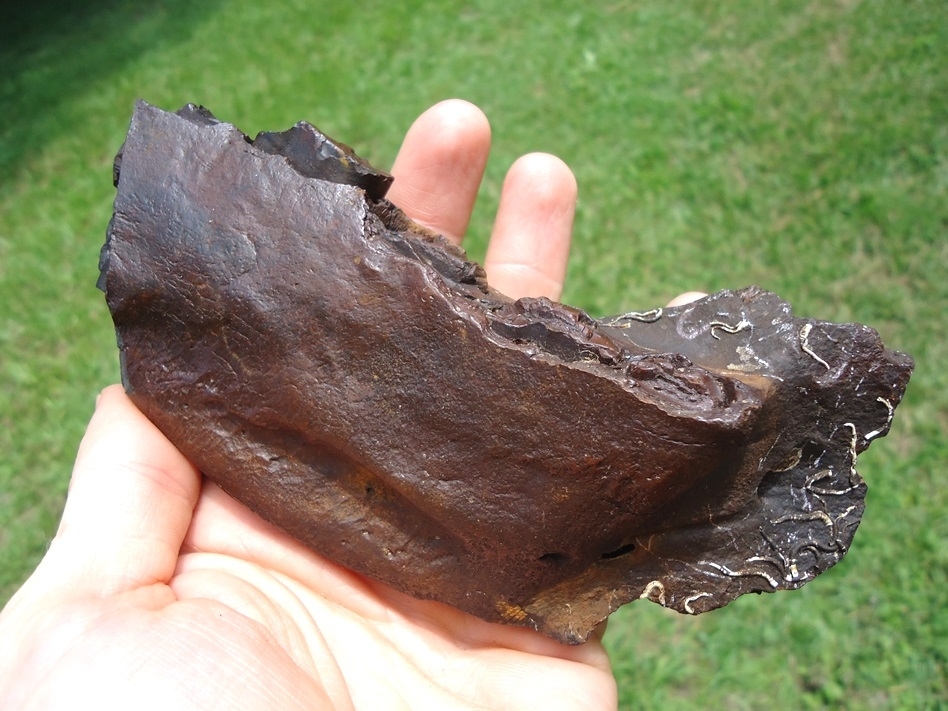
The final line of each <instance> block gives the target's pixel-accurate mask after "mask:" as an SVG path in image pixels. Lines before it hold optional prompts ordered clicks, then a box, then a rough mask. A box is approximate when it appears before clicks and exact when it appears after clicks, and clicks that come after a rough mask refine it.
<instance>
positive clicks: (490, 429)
mask: <svg viewBox="0 0 948 711" xmlns="http://www.w3.org/2000/svg"><path fill="white" fill-rule="evenodd" d="M115 178H116V185H117V188H118V194H117V197H116V200H115V213H114V216H113V219H112V222H111V224H110V225H109V230H108V238H107V242H106V245H105V247H104V248H103V251H102V258H101V277H100V282H99V284H100V286H101V288H103V290H105V292H106V295H107V301H108V304H109V308H110V309H111V312H112V316H113V318H114V321H115V326H116V330H117V333H118V341H119V348H120V352H121V363H122V374H123V378H124V382H125V387H126V389H127V390H128V392H129V395H130V396H131V397H132V399H133V400H134V402H135V403H136V404H137V405H138V407H139V408H141V410H142V411H143V412H144V413H145V414H146V415H147V416H148V417H149V418H150V419H151V420H152V421H153V422H155V424H157V425H158V427H159V428H161V430H162V431H163V432H165V434H166V435H167V436H168V437H169V438H170V439H171V441H172V442H174V443H175V445H177V446H178V447H179V448H180V449H181V451H183V452H184V453H185V454H186V455H187V456H188V457H189V458H190V459H192V460H193V461H194V463H195V464H196V465H197V466H198V467H200V469H201V470H202V471H203V472H204V473H205V474H206V475H207V476H208V477H210V478H211V479H213V480H214V481H216V482H217V483H218V484H220V485H221V486H222V487H223V488H224V489H225V490H226V491H228V492H229V493H230V494H232V495H233V496H234V497H235V498H237V499H238V500H240V501H242V502H243V503H245V504H246V505H247V506H249V507H250V508H251V509H253V510H254V511H256V512H257V513H258V514H260V515H261V516H263V517H264V518H266V519H268V520H269V521H272V522H273V523H275V524H277V525H278V526H280V527H282V528H284V529H285V530H287V531H288V532H290V533H291V534H292V535H294V536H295V537H297V538H298V539H300V540H301V541H303V542H304V543H305V544H307V545H308V546H310V547H312V548H313V549H314V550H316V551H319V552H320V553H323V554H325V555H327V556H329V557H330V558H332V559H334V560H336V561H338V562H340V563H342V564H344V565H346V566H349V567H351V568H353V569H354V570H357V571H359V572H361V573H364V574H367V575H370V576H372V577H374V578H377V579H378V580H381V581H384V582H386V583H388V584H390V585H392V586H394V587H395V588H398V589H399V590H402V591H405V592H408V593H410V594H412V595H415V596H417V597H420V598H430V599H435V600H440V601H442V602H446V603H449V604H451V605H454V606H455V607H457V608H460V609H461V610H465V611H467V612H470V613H473V614H475V615H478V616H480V617H482V618H484V619H486V620H493V621H498V622H506V623H510V624H515V625H523V626H526V627H532V628H535V629H538V630H540V631H541V632H543V633H545V634H547V635H550V636H551V637H554V638H556V639H558V640H561V641H563V642H567V643H578V642H581V641H583V640H584V639H586V637H587V635H588V634H589V633H590V631H591V630H592V629H593V628H594V627H595V626H596V625H597V624H598V623H599V622H600V621H601V620H603V619H604V618H605V617H606V616H607V615H608V614H609V613H610V612H612V611H613V610H615V609H616V608H617V607H619V606H620V605H622V604H625V603H627V602H629V601H631V600H635V599H636V598H648V599H650V600H652V601H654V602H658V603H660V604H662V605H665V606H667V607H671V608H674V609H676V610H678V611H680V612H686V613H695V614H696V613H700V612H704V611H706V610H710V609H712V608H716V607H720V606H722V605H725V604H727V603H728V602H729V601H731V600H733V599H734V598H735V597H737V596H738V595H741V594H743V593H747V592H761V591H768V592H769V591H773V590H779V589H788V588H797V587H799V586H801V585H803V584H804V583H806V582H807V581H809V580H811V579H812V578H813V577H815V576H816V575H818V574H819V573H821V572H822V571H824V570H826V569H827V568H829V567H830V566H832V565H833V564H834V563H836V562H837V561H838V560H839V559H840V558H841V557H842V555H843V554H844V553H845V552H846V550H847V549H848V547H849V545H850V542H851V540H852V537H853V533H854V531H855V529H856V526H857V524H858V523H859V519H860V516H861V514H862V511H863V499H864V496H865V492H866V487H865V484H864V483H863V480H862V479H861V478H860V476H859V475H858V474H857V473H856V469H855V463H856V455H857V454H859V453H860V452H862V451H863V450H864V449H865V448H866V447H868V446H869V444H870V441H871V440H873V439H874V438H876V437H881V436H882V435H884V434H885V433H886V432H887V431H888V429H889V425H890V424H891V422H892V415H893V412H894V410H895V407H896V405H897V404H898V403H899V401H900V399H901V398H902V394H903V392H904V389H905V387H906V384H907V382H908V379H909V375H910V373H911V370H912V361H911V359H910V358H909V357H908V356H906V355H903V354H901V353H897V352H893V351H888V350H885V348H884V347H883V345H882V343H881V341H880V339H879V337H878V335H877V334H876V332H875V331H873V330H871V329H869V328H867V327H865V326H860V325H855V324H843V325H837V324H831V323H825V322H820V321H815V320H811V319H805V318H795V317H793V316H792V315H791V311H790V306H789V305H788V304H787V303H786V302H784V301H782V300H780V299H779V298H778V297H777V296H775V295H774V294H771V293H768V292H765V291H762V290H760V289H758V288H756V287H750V288H747V289H743V290H740V291H722V292H720V293H717V294H714V295H712V296H709V297H707V298H705V299H702V300H700V301H698V302H695V303H692V304H689V305H687V306H681V307H675V308H666V309H656V310H654V311H647V312H631V313H627V314H623V315H620V316H616V317H612V318H605V319H594V318H591V317H590V316H588V315H587V314H585V313H584V312H583V311H580V310H578V309H575V308H571V307H568V306H564V305H561V304H557V303H553V302H551V301H548V300H546V299H521V300H518V301H513V300H511V299H509V298H507V297H505V296H503V295H502V294H500V293H498V292H496V291H494V290H492V289H491V288H490V287H489V286H488V285H487V283H486V281H485V279H484V273H483V271H482V270H481V268H480V267H479V266H477V265H476V264H473V263H471V262H469V261H467V260H466V258H465V256H464V253H463V252H462V251H461V250H460V249H458V248H456V247H453V246H451V245H450V244H449V243H447V242H446V241H445V240H444V239H442V238H441V237H439V236H437V235H433V234H431V233H429V232H427V231H426V230H424V229H423V228H421V227H418V226H417V225H415V224H414V223H412V222H411V221H410V220H409V219H408V218H406V217H405V216H404V215H403V214H402V213H401V212H400V211H399V210H398V209H397V208H396V207H394V206H393V205H391V204H390V203H389V202H387V201H386V200H385V199H384V197H383V196H384V193H385V190H386V189H387V187H388V183H389V182H390V177H389V176H387V175H385V174H384V173H380V172H378V171H375V170H373V169H372V168H371V167H370V166H369V165H368V164H366V163H365V162H363V161H362V160H361V159H359V158H358V157H356V156H355V155H354V154H353V153H352V152H351V151H349V150H348V149H346V148H344V147H340V146H338V144H335V143H333V142H331V141H330V140H329V139H326V138H325V136H323V135H322V134H320V133H318V132H317V131H316V130H315V129H314V128H313V127H311V126H309V125H308V124H305V123H301V124H298V125H297V126H296V127H294V128H293V129H290V131H288V132H286V133H283V134H263V135H262V136H261V137H258V138H257V139H256V140H255V141H250V140H249V139H248V138H247V137H246V136H244V135H243V134H242V133H241V132H240V131H238V130H237V129H236V128H235V127H233V126H231V125H229V124H226V123H221V122H218V121H217V120H216V119H214V117H213V116H212V115H211V114H210V113H209V112H207V111H206V110H204V109H200V108H197V107H194V106H189V107H186V108H184V109H182V110H181V111H180V112H178V113H177V114H173V113H166V112H163V111H160V110H158V109H156V108H154V107H152V106H149V105H148V104H145V103H143V102H140V103H139V104H138V105H137V107H136V110H135V114H134V117H133V119H132V123H131V127H130V129H129V132H128V137H127V140H126V143H125V145H124V147H123V149H122V152H121V153H120V155H119V157H118V158H117V159H116V174H115Z"/></svg>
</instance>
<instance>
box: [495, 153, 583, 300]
mask: <svg viewBox="0 0 948 711" xmlns="http://www.w3.org/2000/svg"><path fill="white" fill-rule="evenodd" d="M575 212H576V178H575V177H573V173H572V171H571V170H570V169H569V167H568V166H567V165H566V164H565V163H564V162H563V161H561V160H560V159H559V158H556V157H555V156H551V155H549V154H546V153H531V154H529V155H525V156H523V157H522V158H520V159H519V160H518V161H517V162H515V163H514V164H513V166H511V168H510V171H509V172H508V173H507V177H506V179H505V180H504V187H503V190H502V191H501V195H500V206H499V207H498V209H497V219H496V221H495V222H494V230H493V233H492V234H491V239H490V244H489V245H488V247H487V255H486V257H485V259H484V269H485V270H486V271H487V280H488V282H490V284H491V286H493V287H494V288H495V289H497V290H499V291H500V292H502V293H504V294H507V295H508V296H510V297H513V298H519V297H521V296H546V297H549V298H551V299H559V297H560V294H561V293H562V291H563V281H564V279H565V277H566V261H567V259H568V257H569V246H570V240H571V239H572V233H573V216H574V214H575Z"/></svg>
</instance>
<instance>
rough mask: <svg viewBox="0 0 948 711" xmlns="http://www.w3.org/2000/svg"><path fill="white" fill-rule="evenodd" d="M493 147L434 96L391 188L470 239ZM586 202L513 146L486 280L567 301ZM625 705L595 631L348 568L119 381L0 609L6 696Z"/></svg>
mask: <svg viewBox="0 0 948 711" xmlns="http://www.w3.org/2000/svg"><path fill="white" fill-rule="evenodd" d="M489 149H490V127H489V125H488V123H487V120H486V118H485V117H484V115H483V114H482V113H481V112H480V110H479V109H477V108H476V107H474V106H472V105H471V104H468V103H466V102H463V101H456V100H455V101H447V102H443V103H441V104H438V105H436V106H434V107H433V108H431V109H429V110H428V111H427V112H425V113H424V114H423V115H422V116H421V117H419V118H418V119H417V121H416V122H415V123H414V124H413V126H412V127H411V129H410V130H409V131H408V134H407V135H406V137H405V140H404V143H403V144H402V148H401V151H400V152H399V155H398V158H397V159H396V161H395V165H394V167H393V170H392V172H393V174H394V175H395V177H396V180H395V184H394V185H393V187H392V190H391V192H390V195H389V197H390V198H391V199H392V201H393V202H394V203H396V204H397V205H399V206H400V207H401V208H402V209H403V210H404V211H405V212H406V213H407V214H408V215H409V216H411V217H413V218H414V219H416V220H417V221H419V222H421V223H423V224H425V225H426V226H428V227H430V228H432V229H434V230H436V231H438V232H440V233H442V234H444V235H446V236H448V237H449V238H450V239H452V240H454V241H456V242H460V241H461V239H462V238H463V235H464V233H465V231H466V229H467V225H468V221H469V220H470V216H471V210H472V208H473V204H474V198H475V196H476V193H477V189H478V186H479V185H480V182H481V179H482V177H483V172H484V166H485V164H486V162H487V155H488V151H489ZM575 204H576V181H575V179H574V178H573V175H572V173H571V172H570V170H569V168H568V167H567V166H566V165H565V164H564V163H562V162H561V161H560V160H558V159H557V158H555V157H553V156H550V155H546V154H530V155H526V156H524V157H522V158H520V159H519V160H518V161H517V162H515V163H514V165H513V166H512V167H511V168H510V171H509V172H508V174H507V177H506V180H505V182H504V187H503V192H502V195H501V200H500V207H499V209H498V213H497V217H496V221H495V225H494V229H493V232H492V235H491V240H490V246H489V248H488V252H487V256H486V259H485V269H486V270H487V274H488V279H489V281H490V283H491V284H492V285H493V286H494V287H496V288H497V289H499V290H500V291H502V292H505V293H507V294H508V295H511V296H514V297H518V296H538V295H543V296H548V297H551V298H554V299H555V298H558V297H559V295H560V292H561V290H562V287H563V279H564V275H565V272H566V260H567V256H568V252H569V244H570V238H571V233H572V223H573V213H574V208H575ZM689 296H690V295H683V296H682V297H679V299H676V302H677V301H680V300H683V299H687V298H688V297H689ZM616 705H617V698H616V685H615V681H614V678H613V676H612V672H611V669H610V665H609V659H608V657H607V655H606V652H605V650H604V649H603V647H602V644H601V642H600V640H599V638H598V636H597V637H596V638H593V639H591V640H590V641H589V642H587V643H586V644H584V645H581V646H576V647H569V646H564V645H561V644H559V643H557V642H554V641H552V640H550V639H548V638H546V637H544V636H542V635H540V634H538V633H536V632H533V631H531V630H527V629H520V628H514V627H506V626H502V625H496V624H490V623H487V622H483V621H481V620H479V619H476V618H473V617H471V616H468V615H465V614H463V613H460V612H458V611H456V610H454V609H452V608H449V607H447V606H444V605H441V604H438V603H433V602H421V601H417V600H413V599H411V598H409V597H407V596H405V595H402V594H400V593H397V592H395V591H393V590H391V589H390V588H387V587H385V586H384V585H381V584H378V583H375V582H373V581H371V580H369V579H367V578H364V577H362V576H359V575H356V574H355V573H353V572H351V571H348V570H345V569H343V568H340V567H339V566H337V565H335V564H333V563H332V562H330V561H328V560H326V559H325V558H322V557H321V556H319V555H317V554H315V553H313V552H311V551H309V550H306V549H305V548H303V547H302V546H300V545H299V544H297V543H296V542H295V541H293V540H292V539H290V538H289V537H288V536H286V535H285V534H283V533H281V532H280V531H278V530H276V529H274V528H273V527H272V526H270V525H268V524H267V523H265V522H264V521H262V520H261V519H259V518H257V517H256V516H255V515H254V514H252V513H251V512H250V511H248V510H247V509H246V508H244V507H243V506H242V505H240V504H238V503H237V502H235V501H234V500H233V499H231V498H229V497H228V496H227V495H226V494H224V493H223V492H222V491H221V490H220V489H219V488H218V487H216V486H215V485H214V484H211V483H210V482H208V481H206V480H203V479H202V477H201V474H200V473H199V472H198V471H197V470H195V468H194V467H193V466H192V465H191V464H190V463H189V462H188V461H187V460H186V459H185V458H184V456H183V455H181V453H180V452H178V451H177V450H176V449H175V448H174V446H173V445H172V444H171V443H170V442H168V440H167V439H165V438H164V436H163V435H162V434H161V433H160V432H159V431H158V430H157V429H156V428H155V427H154V426H153V425H152V424H151V423H150V422H149V421H148V420H147V419H146V418H145V417H144V416H143V415H142V414H141V413H140V412H139V411H138V410H137V409H136V408H135V406H134V405H133V404H132V403H131V401H130V400H129V399H128V398H127V397H126V396H125V394H124V392H123V391H122V389H121V387H119V386H112V387H109V388H106V389H105V390H104V391H103V392H102V393H101V395H100V396H99V398H98V400H97V403H96V409H95V413H94V414H93V416H92V420H91V422H90V423H89V427H88V429H87V431H86V434H85V437H84V438H83V440H82V443H81V445H80V447H79V452H78V455H77V458H76V463H75V468H74V470H73V475H72V480H71V482H70V485H69V494H68V498H67V501H66V507H65V510H64V513H63V518H62V522H61V524H60V526H59V530H58V531H57V533H56V536H55V538H54V539H53V541H52V543H51V544H50V547H49V550H48V552H47V554H46V556H45V557H44V558H43V560H42V561H41V563H40V565H39V566H38V567H37V569H36V571H35V572H34V573H33V575H32V576H31V577H30V578H29V579H28V580H27V582H26V583H25V584H24V585H23V587H22V588H21V589H20V590H19V592H18V593H17V594H16V595H15V596H14V597H13V598H12V599H11V600H10V602H9V604H8V605H7V606H6V608H5V609H4V610H3V612H2V614H0V707H2V708H4V709H11V710H13V709H18V710H19V709H56V708H78V707H86V706H90V707H95V708H99V709H119V708H121V709H131V708H134V709H164V710H166V709H202V710H204V709H215V708H219V709H267V710H270V709H333V710H342V709H359V710H362V709H367V710H368V709H371V710H373V711H375V710H378V709H445V710H448V709H517V710H518V711H519V710H522V709H549V710H552V709H588V710H591V711H597V710H600V709H615V708H616Z"/></svg>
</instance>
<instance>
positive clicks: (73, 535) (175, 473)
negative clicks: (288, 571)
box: [44, 385, 201, 595]
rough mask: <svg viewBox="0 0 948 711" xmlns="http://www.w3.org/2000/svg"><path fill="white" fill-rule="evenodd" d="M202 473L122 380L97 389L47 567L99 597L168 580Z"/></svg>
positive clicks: (61, 577)
mask: <svg viewBox="0 0 948 711" xmlns="http://www.w3.org/2000/svg"><path fill="white" fill-rule="evenodd" d="M200 485H201V476H200V474H199V473H198V472H197V470H196V469H195V468H194V467H193V466H192V465H191V464H190V463H189V462H188V461H187V459H185V457H184V455H182V454H181V453H180V452H179V451H178V450H177V449H176V448H175V447H174V446H173V445H172V444H171V443H170V442H169V441H168V440H167V439H166V438H165V436H164V435H163V434H161V432H159V431H158V429H157V428H156V427H155V426H154V425H153V424H152V423H151V422H150V421H149V420H148V419H147V418H146V417H145V416H144V415H143V414H142V413H141V412H140V411H139V410H138V408H136V407H135V406H134V405H133V404H132V402H131V400H129V399H128V397H127V396H126V395H125V393H124V392H123V390H122V388H121V387H120V386H117V385H116V386H112V387H110V388H107V389H106V390H104V391H103V392H102V394H101V395H100V397H99V401H98V403H97V406H96V411H95V414H94V415H93V416H92V420H91V422H90V423H89V427H88V429H87V430H86V434H85V436H84V437H83V439H82V443H81V444H80V446H79V454H78V455H77V457H76V464H75V467H74V469H73V475H72V481H71V482H70V485H69V496H68V498H67V500H66V508H65V510H64V511H63V517H62V522H61V523H60V526H59V531H58V532H57V534H56V538H55V540H54V541H53V544H52V545H51V547H50V551H49V554H48V555H47V559H48V560H44V566H46V567H47V569H49V568H52V569H53V571H55V572H54V574H55V575H57V576H59V577H60V582H62V583H64V584H67V585H69V586H70V587H72V588H73V589H76V590H82V591H84V592H94V593H96V594H100V595H107V594H111V593H117V592H123V591H125V590H129V589H132V588H134V587H137V586H140V585H147V584H151V583H154V582H162V581H167V580H169V579H170V578H171V575H172V573H173V572H174V569H175V565H176V563H177V557H178V551H179V549H180V548H181V542H182V541H183V540H184V536H185V534H186V533H187V530H188V526H189V525H190V522H191V514H192V511H193V509H194V506H195V504H196V502H197V497H198V493H199V492H200Z"/></svg>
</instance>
